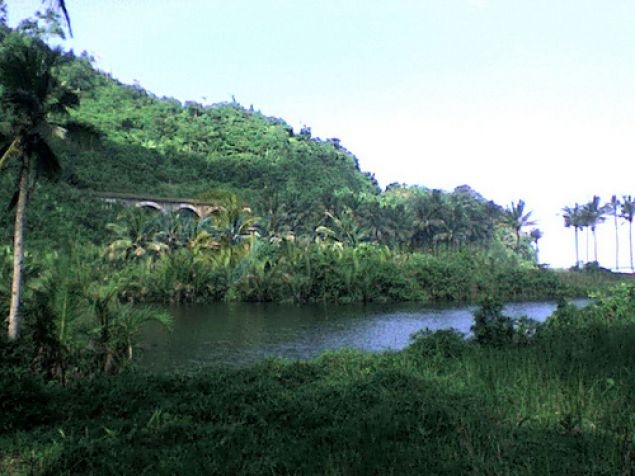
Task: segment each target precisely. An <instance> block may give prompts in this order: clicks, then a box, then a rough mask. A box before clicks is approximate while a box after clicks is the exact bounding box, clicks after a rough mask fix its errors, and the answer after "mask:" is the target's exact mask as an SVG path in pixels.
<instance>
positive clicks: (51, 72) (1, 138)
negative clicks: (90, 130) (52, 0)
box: [0, 32, 84, 340]
mask: <svg viewBox="0 0 635 476" xmlns="http://www.w3.org/2000/svg"><path fill="white" fill-rule="evenodd" d="M63 61H64V57H63V55H62V54H61V51H60V50H59V49H55V50H52V49H50V48H49V47H48V46H46V44H44V42H42V41H41V40H39V39H37V38H32V37H28V36H25V35H22V34H20V33H17V32H11V33H8V34H7V36H6V37H5V38H4V41H3V43H2V45H1V46H0V85H1V86H2V88H1V92H0V107H1V108H2V111H3V113H4V116H5V118H7V119H8V123H9V126H8V128H6V129H5V131H4V133H0V170H1V169H2V167H3V166H4V165H5V164H6V163H7V162H8V161H9V160H12V159H14V160H16V161H18V163H19V172H18V174H19V175H18V176H19V179H18V184H17V190H16V191H15V194H14V197H13V200H12V201H11V204H10V208H13V207H15V208H16V214H15V230H14V248H13V252H14V261H13V281H12V287H11V305H10V310H9V329H8V336H9V339H11V340H15V339H17V337H18V333H19V324H20V302H21V299H22V275H23V270H24V229H25V221H26V208H27V204H28V201H29V194H30V193H31V191H32V188H33V183H34V179H35V178H36V177H37V176H38V175H40V173H42V172H43V173H44V175H46V176H47V177H50V178H53V177H55V175H56V174H57V172H58V171H59V170H60V163H59V160H58V157H57V155H56V154H55V152H54V151H53V149H52V148H51V146H50V142H51V139H53V138H56V137H57V138H59V139H63V138H65V137H66V135H67V134H68V133H69V132H71V133H72V132H79V131H80V130H84V129H82V128H81V127H79V126H78V125H77V124H75V123H72V122H68V121H67V122H65V123H60V122H59V121H58V120H59V119H67V118H68V114H69V109H70V108H74V107H76V106H78V105H79V97H78V96H77V95H76V94H75V93H73V92H72V91H70V90H68V89H67V88H65V87H64V86H63V85H62V84H60V83H59V81H58V80H57V78H56V76H55V69H56V68H57V67H58V66H60V65H61V64H62V62H63Z"/></svg>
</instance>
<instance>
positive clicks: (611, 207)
mask: <svg viewBox="0 0 635 476" xmlns="http://www.w3.org/2000/svg"><path fill="white" fill-rule="evenodd" d="M605 208H606V209H607V211H610V212H611V215H613V224H614V225H615V270H616V271H619V269H620V238H619V233H618V230H617V216H618V213H617V212H618V210H619V209H620V201H619V199H618V198H617V196H615V195H613V196H612V197H611V201H610V202H609V203H607V204H606V205H605Z"/></svg>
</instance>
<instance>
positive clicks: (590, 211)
mask: <svg viewBox="0 0 635 476" xmlns="http://www.w3.org/2000/svg"><path fill="white" fill-rule="evenodd" d="M583 210H584V216H585V218H586V226H588V227H590V228H591V233H592V234H593V260H594V261H595V262H596V263H597V260H598V239H597V234H596V228H597V226H598V225H599V224H600V223H602V222H603V221H604V215H605V214H606V212H607V211H608V210H607V208H606V206H600V197H598V196H597V195H594V196H593V200H591V201H590V202H589V203H587V204H586V205H584V207H583ZM587 261H588V259H587Z"/></svg>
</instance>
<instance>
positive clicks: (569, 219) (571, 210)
mask: <svg viewBox="0 0 635 476" xmlns="http://www.w3.org/2000/svg"><path fill="white" fill-rule="evenodd" d="M562 211H563V212H564V213H563V215H562V216H563V218H564V226H565V227H566V228H569V227H573V231H574V233H575V265H576V267H577V268H579V267H580V253H579V240H578V232H579V230H581V229H582V225H583V223H584V220H583V213H582V212H583V211H582V208H581V207H580V205H578V204H577V203H576V204H575V205H574V206H573V207H564V208H563V209H562Z"/></svg>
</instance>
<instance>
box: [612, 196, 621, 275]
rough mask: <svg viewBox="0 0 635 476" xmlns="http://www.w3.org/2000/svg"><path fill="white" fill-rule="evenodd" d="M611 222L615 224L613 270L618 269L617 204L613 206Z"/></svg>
mask: <svg viewBox="0 0 635 476" xmlns="http://www.w3.org/2000/svg"><path fill="white" fill-rule="evenodd" d="M613 223H614V224H615V271H616V272H617V271H619V270H620V237H619V232H618V229H617V206H615V207H614V208H613Z"/></svg>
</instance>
